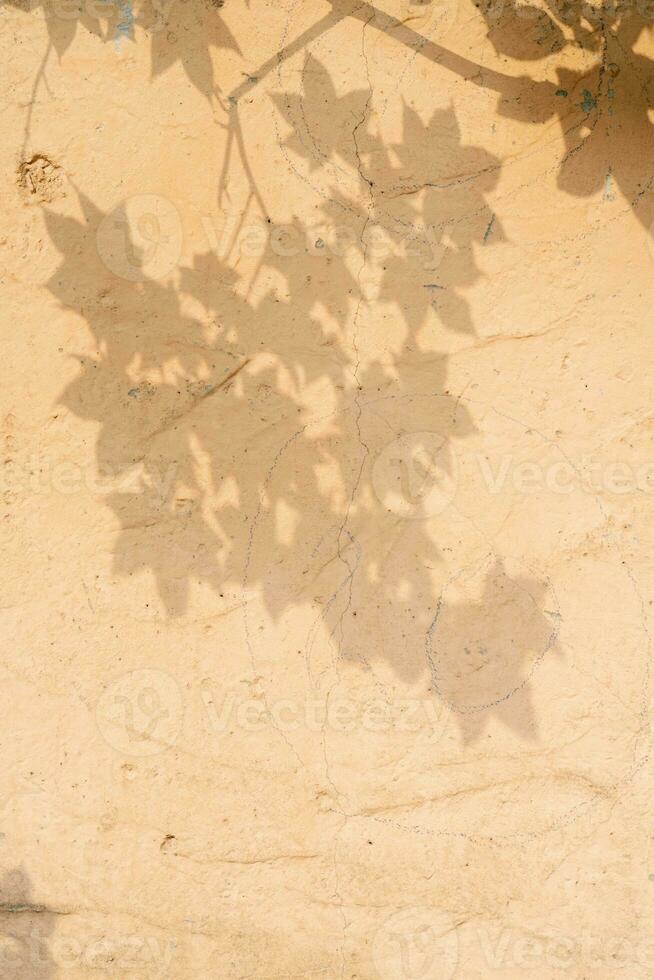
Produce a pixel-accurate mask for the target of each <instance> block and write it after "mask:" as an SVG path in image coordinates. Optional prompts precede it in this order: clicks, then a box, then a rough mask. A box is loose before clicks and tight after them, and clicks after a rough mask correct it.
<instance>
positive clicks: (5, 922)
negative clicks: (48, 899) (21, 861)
mask: <svg viewBox="0 0 654 980" xmlns="http://www.w3.org/2000/svg"><path fill="white" fill-rule="evenodd" d="M58 914H60V913H57V912H55V911H51V910H49V909H47V908H46V907H45V906H43V905H39V904H37V903H35V902H34V900H33V897H32V884H31V881H30V878H29V875H28V874H27V872H26V871H25V870H24V868H22V867H17V868H12V869H10V870H7V871H4V872H3V873H2V876H1V877H0V920H1V922H2V941H3V949H2V958H3V962H4V963H5V964H6V966H7V972H6V973H4V972H3V975H4V976H7V977H8V976H11V978H12V980H49V978H51V977H55V976H58V975H59V968H58V965H57V964H56V962H55V960H54V958H53V956H52V952H51V950H50V949H49V945H50V942H51V938H52V934H53V932H54V931H55V928H56V916H57V915H58Z"/></svg>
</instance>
